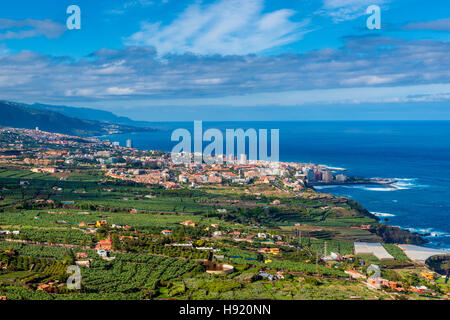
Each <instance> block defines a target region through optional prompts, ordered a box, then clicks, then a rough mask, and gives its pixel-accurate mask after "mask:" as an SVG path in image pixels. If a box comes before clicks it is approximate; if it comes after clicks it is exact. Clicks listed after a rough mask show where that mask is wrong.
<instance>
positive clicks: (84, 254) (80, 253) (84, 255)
mask: <svg viewBox="0 0 450 320" xmlns="http://www.w3.org/2000/svg"><path fill="white" fill-rule="evenodd" d="M87 256H88V255H87V253H86V252H78V253H77V259H83V258H87Z"/></svg>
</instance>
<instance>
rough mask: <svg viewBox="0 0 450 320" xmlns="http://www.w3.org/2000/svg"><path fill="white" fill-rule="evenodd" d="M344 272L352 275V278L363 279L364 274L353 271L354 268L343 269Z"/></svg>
mask: <svg viewBox="0 0 450 320" xmlns="http://www.w3.org/2000/svg"><path fill="white" fill-rule="evenodd" d="M344 272H345V273H346V274H348V275H349V276H350V277H352V278H353V279H364V278H365V277H366V276H365V275H363V274H361V273H359V272H357V271H355V270H345V271H344Z"/></svg>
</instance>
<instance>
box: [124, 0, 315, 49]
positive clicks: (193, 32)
mask: <svg viewBox="0 0 450 320" xmlns="http://www.w3.org/2000/svg"><path fill="white" fill-rule="evenodd" d="M263 7H264V6H263V0H220V1H218V2H215V3H213V4H211V5H207V6H202V5H200V4H198V3H196V4H193V5H191V6H189V7H188V8H187V9H186V10H185V11H184V12H183V13H181V14H180V15H179V16H178V17H177V18H176V19H175V20H174V21H172V23H170V24H168V25H163V24H162V23H161V22H156V23H151V22H143V23H142V24H141V30H140V31H139V32H136V33H135V34H133V35H131V36H130V37H129V38H128V39H126V43H127V44H129V45H146V46H154V47H155V48H156V49H157V51H158V53H159V54H160V55H164V54H167V53H185V52H192V53H196V54H248V53H257V52H261V51H264V50H267V49H271V48H274V47H278V46H282V45H285V44H289V43H292V42H295V41H297V40H300V39H301V38H302V36H303V34H304V33H306V31H305V30H304V29H303V28H304V27H305V26H306V25H307V21H303V22H293V21H291V18H292V17H293V15H294V14H295V13H296V12H295V11H293V10H288V9H283V10H277V11H274V12H270V13H262V11H263V9H264V8H263Z"/></svg>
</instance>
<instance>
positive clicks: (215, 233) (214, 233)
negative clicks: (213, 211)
mask: <svg viewBox="0 0 450 320" xmlns="http://www.w3.org/2000/svg"><path fill="white" fill-rule="evenodd" d="M222 235H223V234H222V231H214V232H213V233H212V236H213V237H220V236H222Z"/></svg>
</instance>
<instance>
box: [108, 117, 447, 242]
mask: <svg viewBox="0 0 450 320" xmlns="http://www.w3.org/2000/svg"><path fill="white" fill-rule="evenodd" d="M154 127H155V128H157V129H158V131H156V132H147V133H135V134H127V135H113V136H108V137H107V138H108V139H109V140H111V141H119V142H120V143H121V145H125V141H126V140H127V139H132V141H133V144H134V147H136V148H139V149H151V150H164V151H170V150H171V149H172V147H173V146H174V145H175V144H176V143H177V142H171V141H170V137H171V134H172V131H173V130H174V129H176V128H186V129H188V130H190V131H192V129H193V123H192V122H186V123H182V122H170V123H155V124H154ZM203 127H204V130H206V129H208V128H217V129H220V130H221V131H222V132H225V130H226V129H227V128H234V129H237V128H243V129H248V128H255V129H260V128H263V129H280V160H281V161H292V162H312V163H316V164H324V165H328V166H330V167H339V168H345V169H347V172H346V174H347V175H350V176H360V177H367V178H372V177H382V178H396V179H398V181H399V182H398V183H397V184H396V187H397V188H396V189H390V188H385V187H380V186H364V185H358V186H324V187H320V188H319V189H320V190H319V191H320V192H327V193H332V194H334V195H338V196H345V197H348V198H351V199H353V200H356V201H358V202H360V203H361V204H362V205H363V206H364V207H365V208H367V209H368V210H369V211H371V212H374V213H376V214H378V215H379V216H380V218H381V219H383V220H384V219H388V220H387V223H389V224H391V225H394V226H400V227H402V228H408V229H410V230H412V231H415V232H419V233H431V234H432V236H430V237H427V238H428V239H429V240H430V242H431V243H430V246H433V247H437V248H450V122H449V121H348V122H347V121H323V122H321V121H304V122H303V121H295V122H294V121H292V122H234V123H231V122H206V123H203ZM205 145H206V144H205Z"/></svg>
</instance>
